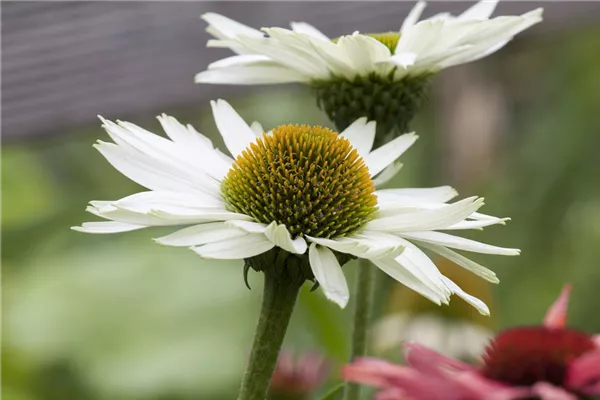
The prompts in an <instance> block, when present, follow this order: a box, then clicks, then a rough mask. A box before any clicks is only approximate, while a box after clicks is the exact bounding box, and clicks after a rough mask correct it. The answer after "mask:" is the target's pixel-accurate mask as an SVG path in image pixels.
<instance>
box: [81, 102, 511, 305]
mask: <svg viewBox="0 0 600 400" xmlns="http://www.w3.org/2000/svg"><path fill="white" fill-rule="evenodd" d="M211 105H212V108H213V115H214V119H215V122H216V125H217V128H218V129H219V131H220V133H221V135H222V137H223V140H224V142H225V144H226V146H227V148H228V150H229V151H230V152H231V154H232V155H233V157H234V158H235V160H234V159H233V158H231V157H229V156H228V155H225V154H223V153H221V152H220V151H219V150H217V149H215V148H214V147H213V145H212V143H211V141H210V140H209V139H208V138H206V137H205V136H203V135H202V134H200V133H198V132H197V131H196V130H195V129H194V128H193V127H192V126H190V125H187V126H184V125H182V124H180V123H179V122H178V121H177V120H175V119H174V118H172V117H168V116H166V115H162V116H161V117H159V121H160V123H161V124H162V126H163V128H164V130H165V132H166V134H167V136H168V139H167V138H163V137H160V136H158V135H155V134H153V133H151V132H148V131H146V130H144V129H142V128H140V127H138V126H136V125H133V124H131V123H128V122H118V123H113V122H111V121H108V120H104V119H102V121H103V123H104V125H103V126H104V128H105V129H106V131H107V132H108V134H109V135H110V137H111V138H112V139H113V141H114V143H107V142H101V141H99V142H98V144H96V148H97V149H98V150H99V151H100V152H101V153H102V155H103V156H104V157H105V158H106V159H107V160H108V161H109V162H110V163H111V164H112V165H113V166H114V167H115V168H116V169H117V170H118V171H120V172H121V173H123V174H124V175H125V176H127V177H128V178H130V179H131V180H133V181H135V182H137V183H139V184H140V185H142V186H145V187H146V188H148V189H149V191H145V192H140V193H136V194H133V195H131V196H128V197H125V198H123V199H120V200H116V201H92V202H91V203H90V204H91V205H90V206H89V207H88V211H89V212H91V213H92V214H95V215H97V216H99V217H102V218H105V219H108V220H110V221H105V222H88V223H84V224H83V225H82V226H81V227H74V228H73V229H75V230H78V231H82V232H87V233H117V232H126V231H132V230H136V229H142V228H146V227H150V226H181V225H190V226H189V227H186V228H183V229H180V230H178V231H176V232H174V233H172V234H170V235H168V236H164V237H160V238H157V239H155V240H156V241H157V242H158V243H161V244H164V245H169V246H183V247H191V248H192V249H193V250H194V251H195V252H196V253H198V254H199V255H200V256H202V257H204V258H212V259H248V258H252V257H254V256H258V255H260V254H262V253H265V252H267V251H269V250H271V249H273V248H274V247H278V248H281V249H284V250H285V251H287V252H289V253H291V254H297V255H304V254H306V253H308V259H309V262H310V268H311V269H312V272H313V274H314V277H315V279H316V280H317V281H318V282H319V284H320V286H321V288H322V290H323V292H324V293H325V295H326V297H328V298H329V299H331V300H332V301H334V302H336V303H337V304H339V305H340V306H342V307H343V306H345V305H346V304H347V302H348V298H349V292H348V286H347V283H346V279H345V277H344V274H343V272H342V269H341V266H340V264H339V262H338V259H337V258H336V256H335V252H339V253H344V254H349V255H351V256H354V257H360V258H365V259H369V260H370V261H371V262H372V263H373V264H375V265H376V266H377V267H379V268H380V269H381V270H383V271H384V272H386V273H387V274H388V275H390V276H391V277H393V278H394V279H396V280H398V281H399V282H401V283H403V284H405V285H406V286H408V287H410V288H411V289H413V290H415V291H417V292H418V293H420V294H422V295H423V296H425V297H427V298H428V299H430V300H431V301H433V302H435V303H437V304H441V303H445V304H447V303H448V301H449V298H450V296H451V295H452V294H457V295H459V296H460V297H462V298H463V299H465V300H466V301H467V302H469V303H470V304H472V305H473V306H475V307H476V308H477V309H478V310H479V311H480V312H481V313H488V312H489V311H488V309H487V307H486V305H485V304H484V303H483V302H481V301H480V300H478V299H476V298H474V297H472V296H470V295H468V294H467V293H465V292H464V291H463V290H462V289H461V288H460V287H458V286H457V285H456V284H455V283H454V282H453V281H451V280H450V279H448V278H447V277H445V276H443V275H442V274H441V273H440V271H439V270H438V269H437V268H436V266H435V265H434V264H433V262H432V261H431V260H430V259H429V257H428V256H427V255H426V254H425V253H424V252H423V251H422V250H420V249H419V247H417V244H418V245H419V246H421V247H424V248H427V249H429V250H432V251H433V252H436V253H438V254H440V255H442V256H443V257H446V258H448V259H450V260H452V261H453V262H455V263H457V264H458V265H460V266H462V267H464V268H466V269H468V270H470V271H472V272H473V273H475V274H477V275H479V276H481V277H482V278H484V279H486V280H488V281H490V282H497V278H496V276H495V274H494V273H493V272H491V271H490V270H488V269H486V268H484V267H483V266H481V265H479V264H477V263H475V262H473V261H471V260H469V259H468V258H466V257H464V256H462V255H460V254H458V253H456V252H454V251H453V250H450V249H451V248H453V249H459V250H465V251H471V252H479V253H488V254H500V255H517V254H518V253H519V251H518V250H516V249H506V248H501V247H496V246H491V245H487V244H483V243H479V242H476V241H473V240H468V239H463V238H460V237H457V236H454V235H450V234H448V233H443V232H440V231H452V230H462V229H480V228H482V227H485V226H488V225H494V224H503V223H504V221H505V220H506V219H502V218H496V217H491V216H487V215H483V214H479V213H477V212H476V211H477V210H478V209H479V208H480V207H481V206H482V205H483V199H481V198H477V197H471V198H467V199H464V200H461V201H457V202H455V203H452V204H447V202H448V201H449V200H450V199H452V198H453V197H455V196H456V192H455V191H454V190H453V189H452V188H449V187H438V188H430V189H388V190H379V191H375V189H374V185H373V181H372V178H373V177H377V176H378V175H379V174H380V173H382V171H384V169H385V168H386V167H389V166H390V165H391V166H392V167H391V168H395V164H394V162H395V161H396V160H397V159H398V157H399V156H400V155H401V154H402V153H404V151H405V150H407V149H408V148H409V147H410V146H411V145H412V144H413V143H414V142H415V140H416V139H417V136H416V135H414V134H413V133H409V134H405V135H402V136H400V137H398V138H396V139H394V140H393V141H391V142H390V143H388V144H386V145H384V146H382V147H380V148H378V149H376V150H374V151H371V149H372V146H373V140H374V137H375V129H376V127H375V123H374V122H372V121H371V122H367V121H366V119H365V118H360V119H359V120H357V121H355V122H354V123H353V124H352V125H351V126H350V127H348V128H347V129H346V130H344V131H343V132H341V134H340V135H337V134H335V133H333V132H332V131H330V130H328V129H326V128H320V127H308V126H297V125H296V126H294V125H287V126H280V127H277V128H276V129H274V130H273V131H270V132H268V133H263V128H262V126H261V125H260V124H259V123H256V122H255V123H253V124H252V125H248V124H247V123H246V122H244V120H243V119H242V118H241V117H240V116H239V115H238V114H237V113H236V112H235V110H234V109H233V108H232V107H231V106H230V105H229V104H228V103H227V102H225V101H223V100H219V101H216V102H212V103H211ZM282 138H283V139H282ZM278 140H279V142H277V141H278ZM282 140H288V142H283V141H282ZM269 143H276V144H277V146H279V147H277V148H275V149H274V150H276V151H278V152H279V153H268V152H267V151H270V150H273V149H269V145H270V144H269ZM281 143H288V144H289V146H288V147H286V146H281ZM302 146H305V147H306V146H308V147H306V148H307V149H308V150H309V151H310V152H311V153H310V155H309V154H308V153H306V152H305V153H303V152H302V151H303V150H302ZM265 149H266V150H265ZM299 149H300V150H299ZM315 154H316V155H315ZM313 156H314V157H313ZM303 157H304V158H303ZM309 157H313V159H310V160H309ZM255 160H259V161H261V160H262V161H264V160H267V161H268V163H270V164H269V165H274V166H275V167H277V168H283V169H277V171H275V170H264V171H263V172H264V174H263V175H260V174H259V175H256V174H257V173H259V172H260V171H262V170H261V168H263V165H262V164H252V163H254V162H255ZM293 160H296V161H297V160H300V161H301V162H296V163H294V162H293ZM262 161H261V162H262ZM309 161H310V162H309ZM265 162H266V161H265ZM285 163H287V164H285ZM284 164H285V165H292V164H293V166H294V168H296V169H295V170H293V169H290V168H287V167H285V168H284ZM286 168H287V169H286ZM328 168H329V169H328ZM257 171H258V172H257ZM332 171H333V172H332ZM252 174H255V175H252ZM335 174H337V175H335ZM248 176H250V178H251V179H250V180H248V179H246V178H247V177H248ZM240 177H241V178H240ZM238 178H239V179H238ZM334 178H335V179H334ZM236 179H238V180H236ZM240 179H242V180H240ZM243 179H246V180H243ZM240 182H242V183H243V184H245V185H251V187H249V188H244V189H243V190H245V191H243V190H242V189H240V187H241V186H240V185H242V183H240ZM244 182H245V183H244ZM248 182H249V183H248ZM324 182H329V183H328V185H329V186H327V188H326V189H327V190H326V191H325V194H324V195H323V196H324V197H318V198H317V200H316V201H315V203H318V204H311V205H309V206H310V207H309V208H310V210H313V209H314V211H310V210H309V211H306V210H304V209H302V210H301V207H304V206H306V204H305V203H302V202H303V201H305V200H306V199H305V195H307V194H310V193H322V192H319V190H321V189H319V186H320V185H324ZM276 185H288V186H290V187H291V188H292V190H291V191H290V192H289V193H291V194H290V195H289V196H288V198H281V199H280V198H277V199H274V200H270V197H269V196H272V194H273V193H279V189H278V188H279V186H276ZM294 185H296V186H294ZM336 185H337V186H336ZM274 188H275V189H277V190H275V191H273V190H272V189H274ZM336 191H338V192H339V193H338V192H336ZM286 193H288V192H286ZM240 194H241V195H242V200H238V199H237V198H236V197H235V196H236V195H240ZM261 196H263V197H261ZM276 196H279V194H277V195H276ZM303 196H304V197H303ZM238 197H239V196H238ZM290 197H292V198H290ZM260 199H266V200H264V203H260V201H261V200H260ZM246 200H247V201H249V202H250V203H249V205H248V208H247V210H250V211H248V212H239V211H240V210H246V209H245V208H244V207H245V206H246V205H245V203H243V202H240V201H246ZM281 204H292V206H291V207H292V208H291V209H290V210H291V211H289V212H288V214H293V215H291V216H290V215H288V216H286V217H277V218H281V219H282V221H278V220H275V218H274V217H273V216H274V215H275V216H277V215H279V214H277V213H278V212H279V211H278V210H275V209H274V208H275V207H276V206H278V205H281ZM297 204H299V205H298V206H296V205H297ZM303 204H304V206H303ZM313 206H314V208H313ZM269 207H271V208H269ZM284 211H285V208H284ZM302 212H306V213H308V214H306V216H305V217H304V216H303V217H302V218H300V220H299V221H300V222H299V223H298V224H296V223H291V222H289V221H292V220H293V221H296V220H298V218H299V217H298V215H300V213H302ZM288 217H289V218H288ZM294 218H296V219H294ZM315 221H316V222H315ZM303 224H304V225H303ZM319 224H320V225H319ZM313 225H314V226H313ZM290 232H294V235H293V236H292V234H291V233H290ZM340 232H341V233H340ZM311 234H312V235H314V236H311Z"/></svg>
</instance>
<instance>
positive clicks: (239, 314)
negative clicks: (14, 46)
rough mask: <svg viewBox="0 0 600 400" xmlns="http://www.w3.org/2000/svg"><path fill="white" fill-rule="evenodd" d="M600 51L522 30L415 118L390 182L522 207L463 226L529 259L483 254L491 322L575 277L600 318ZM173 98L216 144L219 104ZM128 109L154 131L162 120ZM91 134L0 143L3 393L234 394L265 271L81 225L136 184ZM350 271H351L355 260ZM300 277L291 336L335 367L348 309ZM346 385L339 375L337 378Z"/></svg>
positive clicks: (282, 110) (268, 109) (551, 294)
mask: <svg viewBox="0 0 600 400" xmlns="http://www.w3.org/2000/svg"><path fill="white" fill-rule="evenodd" d="M599 48H600V29H598V28H597V27H588V28H586V29H571V30H568V31H560V32H555V33H552V34H547V35H544V36H536V37H532V38H526V39H523V40H516V41H515V42H513V43H511V44H510V45H509V46H508V47H507V48H506V49H504V50H503V51H501V52H499V53H498V54H495V55H493V56H491V57H489V58H487V59H485V60H483V61H480V62H477V63H475V64H473V65H468V66H464V67H458V68H455V69H452V70H448V71H444V72H442V73H441V74H440V76H439V77H438V78H437V79H436V80H435V83H434V85H433V87H432V90H431V97H430V101H429V103H428V104H427V106H426V108H425V109H424V110H423V111H422V113H420V114H419V116H418V118H417V120H416V121H415V123H414V125H413V126H414V128H415V129H416V130H417V132H418V133H420V135H421V139H420V140H419V141H418V142H417V144H416V145H415V146H414V148H413V149H411V150H410V151H409V152H408V153H407V155H406V156H405V157H404V159H403V161H404V168H403V170H402V171H401V172H400V174H399V175H398V177H397V178H396V179H395V181H394V182H392V183H391V184H390V185H389V186H395V187H402V186H420V187H424V186H437V185H444V184H449V185H452V186H454V187H456V188H457V189H458V190H459V192H460V193H461V196H463V197H464V196H469V195H473V194H477V195H480V196H484V197H486V206H485V207H484V208H483V210H482V211H483V212H485V213H489V214H493V215H498V216H510V217H512V221H511V222H510V223H509V224H508V225H507V226H506V227H492V228H489V229H486V230H485V231H484V232H476V233H475V234H474V235H469V236H470V237H473V238H476V239H478V240H481V241H485V242H489V243H494V244H497V245H501V246H507V247H518V248H521V249H522V256H520V257H493V256H490V257H486V256H479V255H477V256H475V257H474V258H475V259H476V260H478V261H481V262H482V263H484V264H485V265H486V266H489V267H490V268H492V269H493V270H494V271H496V273H497V274H498V276H499V278H500V280H501V283H500V285H498V286H494V287H493V288H491V285H490V288H491V289H492V290H493V302H492V304H491V311H492V314H493V321H494V324H493V326H494V327H497V328H500V327H505V326H509V325H515V324H535V323H538V322H539V321H541V318H542V317H543V314H544V312H545V309H546V307H547V306H548V305H549V304H550V303H551V302H552V301H553V299H554V298H555V296H556V295H557V294H558V292H559V290H560V288H561V286H562V285H563V284H564V283H566V282H571V283H572V284H573V287H574V290H573V296H572V301H571V305H570V309H569V311H570V316H569V321H570V323H571V325H573V326H576V327H578V328H580V329H584V330H587V331H590V332H598V331H600V318H599V317H598V315H599V314H598V303H599V300H600V293H599V292H598V283H600V268H598V262H599V260H600V179H599V175H600V174H599V172H600V52H598V49H599ZM465 76H467V77H468V79H463V80H461V79H462V78H464V77H465ZM461 77H462V78H461ZM463 82H466V83H464V84H463ZM471 82H472V83H471ZM198 90H200V88H198ZM492 95H493V98H491V97H490V96H492ZM461 99H467V100H468V101H467V100H461ZM228 100H230V101H231V103H232V104H233V105H234V107H235V108H236V109H237V110H238V111H239V112H240V113H241V114H242V115H243V116H244V117H245V118H246V120H247V121H253V120H258V121H261V122H262V123H263V126H264V127H265V128H266V129H269V128H271V127H273V126H275V125H277V124H279V123H284V122H285V123H287V122H302V123H311V124H328V121H327V120H326V117H325V116H324V114H323V113H322V112H320V111H319V110H318V109H317V108H316V106H315V101H314V99H313V98H312V96H311V93H310V92H309V91H308V90H306V89H303V88H298V87H295V86H283V87H280V86H279V87H264V88H261V89H260V90H259V91H254V92H253V93H252V94H251V95H238V96H236V97H232V98H228ZM457 102H458V103H460V104H457ZM479 107H481V108H482V110H480V109H479ZM164 111H165V112H167V113H169V114H171V115H174V116H176V117H177V118H179V119H180V120H182V121H185V122H188V123H192V124H193V125H194V126H195V127H196V128H197V129H198V130H199V131H201V132H203V133H205V134H206V135H208V136H210V137H211V138H212V139H213V140H214V141H215V143H216V144H218V145H222V142H221V141H220V139H219V138H218V137H217V135H216V129H215V126H214V123H213V121H212V116H211V115H210V111H209V107H208V104H198V105H197V106H195V107H193V108H174V109H169V110H164ZM481 113H483V115H484V118H483V120H482V121H480V120H481V119H482V117H481ZM106 117H108V118H120V117H122V116H119V115H106ZM457 121H458V122H457ZM132 122H135V123H136V124H138V125H141V126H143V127H145V128H148V129H150V130H153V131H154V132H160V129H159V124H158V122H157V121H156V120H155V119H154V118H153V116H151V115H148V116H147V117H146V118H139V119H136V120H134V121H132ZM479 130H482V131H484V130H485V135H486V136H485V140H480V138H481V137H483V136H482V135H484V133H483V132H479ZM97 139H102V140H106V135H105V133H104V132H103V131H102V129H101V128H100V124H99V123H97V124H94V125H92V126H77V127H73V129H72V131H71V132H65V134H64V135H62V136H60V137H56V138H50V139H44V140H36V141H28V142H26V143H19V142H14V141H13V142H12V143H10V144H7V145H5V146H3V147H2V189H3V190H2V267H3V283H2V288H3V291H2V297H3V307H2V311H3V313H2V314H3V318H2V324H3V326H2V328H3V338H2V347H3V352H2V364H3V365H2V394H3V396H4V399H6V400H37V399H40V400H41V399H44V400H45V399H61V400H64V399H79V400H88V399H89V400H96V399H98V400H100V399H113V400H119V399H123V400H133V399H148V400H167V399H169V400H178V399H181V400H185V399H216V400H218V399H231V398H233V397H235V393H236V390H237V385H238V382H239V379H240V376H241V373H242V371H243V367H244V363H245V360H246V357H247V354H248V352H249V346H250V344H251V339H252V333H253V328H254V324H255V321H256V317H257V313H258V300H259V297H260V285H261V279H260V276H259V275H258V274H256V273H254V274H251V280H250V283H251V286H252V290H248V289H247V288H246V287H245V286H244V283H243V279H242V265H241V263H235V262H213V261H205V260H201V259H200V258H198V257H197V256H196V255H195V254H194V253H192V252H191V251H187V250H185V249H176V248H167V247H161V246H156V245H155V244H153V242H152V241H151V240H150V238H151V237H157V236H160V235H162V234H164V232H166V231H162V230H160V229H155V230H143V231H139V232H133V233H125V234H120V235H106V236H103V235H84V234H81V233H77V232H73V231H71V230H69V227H70V226H73V225H78V224H80V223H81V222H83V221H89V220H94V216H91V215H89V214H86V213H85V212H84V209H85V205H86V203H87V202H88V201H90V200H107V199H117V198H120V197H124V196H126V195H128V194H131V193H133V192H135V191H138V190H139V189H140V188H139V187H137V186H136V185H135V184H134V183H131V182H129V181H128V180H127V179H126V178H124V177H123V176H122V175H120V174H119V173H118V172H116V171H115V170H114V169H113V168H112V167H111V166H110V165H109V164H108V163H107V162H106V161H105V160H104V159H103V158H102V157H101V156H100V154H98V153H97V152H96V151H95V150H94V149H93V148H92V144H93V143H94V142H95V141H96V140H97ZM167 231H168V230H167ZM345 269H346V272H347V276H348V277H349V279H350V280H352V277H353V276H354V265H352V264H351V265H349V266H348V267H347V268H345ZM474 285H487V284H484V283H476V284H474ZM304 289H305V290H304V291H303V292H302V294H301V299H300V302H299V306H298V309H297V312H296V313H295V315H294V317H293V321H292V324H291V327H290V329H289V334H288V337H287V339H286V344H285V346H286V347H287V348H290V349H295V350H301V349H316V350H318V351H320V352H322V353H324V354H326V355H327V356H328V357H330V358H331V359H333V360H334V362H335V363H337V365H340V364H341V363H342V362H343V361H344V360H345V359H346V356H347V353H348V336H349V333H350V318H351V313H352V309H353V304H352V303H351V304H350V305H349V306H348V308H347V309H345V310H339V309H338V308H337V307H336V306H334V305H333V304H331V303H329V302H327V301H326V300H325V299H324V297H323V296H322V294H321V293H320V292H319V291H316V292H314V293H309V292H308V290H307V289H308V287H306V288H304ZM396 290H404V289H401V288H400V289H399V288H398V286H397V285H393V284H389V283H388V284H386V285H383V286H381V291H380V293H378V295H379V298H380V308H379V311H378V312H379V313H382V312H384V311H385V310H387V309H391V308H394V306H395V305H394V304H389V301H390V299H391V298H394V297H390V296H391V293H392V292H393V291H396ZM460 302H461V300H460V299H454V300H453V304H452V305H451V306H450V307H457V306H460V304H459V303H460ZM336 380H338V378H337V374H336V373H335V372H334V373H333V374H332V377H331V380H330V382H329V383H328V386H331V385H333V384H334V383H335V381H336Z"/></svg>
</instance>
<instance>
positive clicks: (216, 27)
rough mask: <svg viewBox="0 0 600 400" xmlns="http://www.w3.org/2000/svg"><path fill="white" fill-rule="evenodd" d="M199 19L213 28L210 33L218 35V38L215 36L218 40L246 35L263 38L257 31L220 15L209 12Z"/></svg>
mask: <svg viewBox="0 0 600 400" xmlns="http://www.w3.org/2000/svg"><path fill="white" fill-rule="evenodd" d="M200 18H202V19H203V20H204V21H206V22H207V23H208V24H210V26H211V27H212V28H213V31H212V32H218V33H219V36H217V37H218V38H219V39H221V38H235V37H236V36H238V35H247V36H251V37H262V36H264V35H263V33H262V32H261V31H259V30H257V29H254V28H251V27H249V26H247V25H244V24H241V23H239V22H237V21H234V20H232V19H230V18H227V17H225V16H223V15H220V14H216V13H211V12H209V13H206V14H202V15H201V16H200ZM215 36H216V35H215Z"/></svg>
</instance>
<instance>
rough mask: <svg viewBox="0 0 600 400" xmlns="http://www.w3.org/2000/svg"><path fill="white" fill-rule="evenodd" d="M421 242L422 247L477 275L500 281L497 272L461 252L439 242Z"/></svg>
mask: <svg viewBox="0 0 600 400" xmlns="http://www.w3.org/2000/svg"><path fill="white" fill-rule="evenodd" d="M419 244H420V245H421V246H422V247H424V248H426V249H429V250H431V251H434V252H436V253H437V254H439V255H440V256H442V257H444V258H447V259H448V260H450V261H452V262H453V263H455V264H457V265H460V266H461V267H463V268H464V269H466V270H467V271H470V272H472V273H474V274H475V275H477V276H479V277H481V278H483V279H485V280H486V281H488V282H491V283H498V282H500V280H499V279H498V277H496V274H495V273H494V271H492V270H489V269H487V268H486V267H484V266H483V265H480V264H478V263H476V262H475V261H472V260H469V259H468V258H467V257H465V256H463V255H461V254H458V253H457V252H454V251H452V250H450V249H448V248H446V247H444V246H440V245H437V244H432V243H425V242H420V243H419Z"/></svg>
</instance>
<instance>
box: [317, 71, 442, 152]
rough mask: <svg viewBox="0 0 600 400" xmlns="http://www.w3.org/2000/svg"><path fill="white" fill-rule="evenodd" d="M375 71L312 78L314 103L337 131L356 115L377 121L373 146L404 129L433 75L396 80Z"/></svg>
mask: <svg viewBox="0 0 600 400" xmlns="http://www.w3.org/2000/svg"><path fill="white" fill-rule="evenodd" d="M395 73H396V70H392V71H391V72H390V73H389V74H388V75H387V76H380V75H377V74H375V73H372V74H370V75H369V76H366V77H364V76H363V77H361V76H357V77H356V78H354V79H353V80H348V79H343V78H333V79H330V80H322V81H313V82H312V84H311V85H312V87H313V89H314V90H315V93H316V96H317V104H318V106H319V108H321V109H322V110H323V111H325V113H327V115H328V117H329V119H331V121H332V122H333V123H334V124H335V126H336V128H337V129H338V130H339V131H342V130H344V129H346V128H347V127H348V126H349V125H350V124H352V123H353V122H354V121H356V120H357V119H358V118H360V117H367V119H368V120H369V121H376V122H377V134H376V139H375V147H379V146H380V145H382V144H384V143H386V142H388V141H389V140H391V138H390V135H393V136H394V137H395V136H398V135H400V134H402V133H406V132H407V131H408V125H409V123H410V121H411V120H412V119H413V117H414V116H415V114H416V113H417V112H418V111H419V109H420V108H421V105H422V104H423V102H424V101H425V100H426V98H427V94H428V88H429V82H430V81H431V77H432V76H433V74H431V73H428V74H423V75H419V76H407V77H404V78H401V79H399V80H396V79H395V78H394V75H395ZM392 138H393V137H392Z"/></svg>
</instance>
